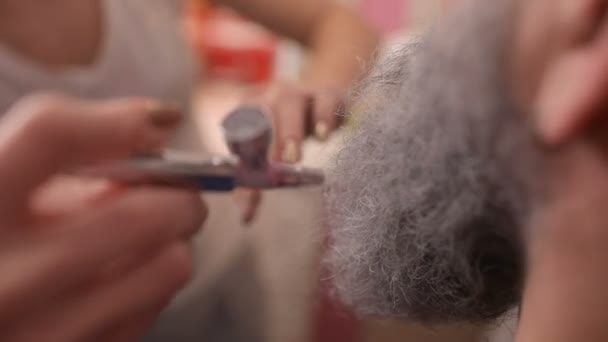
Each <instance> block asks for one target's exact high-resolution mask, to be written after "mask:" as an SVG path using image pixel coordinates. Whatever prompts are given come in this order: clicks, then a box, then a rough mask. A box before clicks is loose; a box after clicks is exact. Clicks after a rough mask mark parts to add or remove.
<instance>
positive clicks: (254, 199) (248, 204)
mask: <svg viewBox="0 0 608 342" xmlns="http://www.w3.org/2000/svg"><path fill="white" fill-rule="evenodd" d="M237 196H239V197H241V198H242V199H243V200H242V202H243V209H242V214H241V222H242V223H243V224H245V225H250V224H251V223H252V222H253V221H254V220H255V217H256V214H257V211H258V208H259V207H260V203H261V202H262V192H261V191H259V190H254V189H239V191H238V194H237Z"/></svg>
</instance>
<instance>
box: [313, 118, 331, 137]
mask: <svg viewBox="0 0 608 342" xmlns="http://www.w3.org/2000/svg"><path fill="white" fill-rule="evenodd" d="M315 135H316V136H317V139H319V140H321V141H325V140H327V138H329V126H328V125H327V123H326V122H325V121H323V120H320V121H317V124H316V125H315Z"/></svg>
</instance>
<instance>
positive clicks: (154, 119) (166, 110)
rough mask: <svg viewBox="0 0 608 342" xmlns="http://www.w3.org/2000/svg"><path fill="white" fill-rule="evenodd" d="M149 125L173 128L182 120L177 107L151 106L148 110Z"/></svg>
mask: <svg viewBox="0 0 608 342" xmlns="http://www.w3.org/2000/svg"><path fill="white" fill-rule="evenodd" d="M148 113H149V114H148V115H149V118H150V123H151V124H152V125H154V126H156V127H159V128H166V127H170V126H175V125H176V124H177V123H179V122H180V120H181V118H182V114H181V111H180V110H179V107H178V106H174V105H161V104H152V105H150V107H149V108H148Z"/></svg>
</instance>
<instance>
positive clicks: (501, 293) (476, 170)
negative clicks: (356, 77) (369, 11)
mask: <svg viewBox="0 0 608 342" xmlns="http://www.w3.org/2000/svg"><path fill="white" fill-rule="evenodd" d="M474 6H475V7H471V8H467V9H465V10H463V11H462V12H461V13H459V14H458V15H456V16H454V17H452V18H451V19H449V20H448V21H446V22H444V23H442V25H441V26H440V27H437V28H435V29H434V31H433V32H430V33H429V34H428V35H426V36H425V37H424V38H423V39H422V40H421V42H420V43H415V44H413V45H410V46H406V47H404V48H403V49H402V50H401V51H399V52H397V53H394V54H393V55H392V56H391V57H390V58H389V59H388V60H386V61H384V62H382V63H381V64H380V65H378V66H377V67H376V69H374V70H373V71H372V73H371V75H370V77H369V79H368V80H367V81H365V82H364V83H363V84H362V85H361V87H359V89H358V92H357V93H358V96H357V98H356V101H357V102H358V107H361V105H363V108H364V109H365V110H364V115H363V118H362V119H361V122H359V124H358V128H355V129H353V130H352V131H351V132H350V134H349V136H348V139H347V141H346V143H345V147H344V149H343V150H342V151H340V153H339V154H338V155H337V156H336V163H335V167H334V168H333V170H332V172H331V173H330V176H329V180H328V186H327V189H326V211H325V225H326V226H327V227H328V228H329V229H330V232H331V237H332V241H333V248H332V249H331V251H330V253H329V255H328V258H327V261H328V265H329V268H330V269H331V271H332V280H333V284H334V287H335V289H336V293H337V295H338V296H339V297H340V299H341V300H342V301H343V302H345V303H347V304H349V305H351V306H352V307H353V308H355V309H356V310H357V312H359V313H360V314H362V315H372V316H381V317H391V318H407V319H414V320H419V321H423V322H427V323H439V322H451V321H469V322H475V323H483V322H487V321H490V320H493V319H495V318H497V317H499V316H500V315H502V314H503V313H505V312H506V311H507V310H509V309H510V308H512V307H513V306H514V305H516V304H517V303H518V301H519V298H520V294H521V285H522V281H523V273H524V269H523V266H524V249H523V246H522V245H523V243H522V238H521V235H522V234H521V233H522V227H523V226H524V225H525V221H526V220H527V217H528V214H529V212H530V210H531V209H530V208H531V197H532V196H531V195H532V194H531V190H530V189H531V188H532V187H531V184H532V183H533V180H532V178H533V177H532V175H533V174H535V173H534V170H533V168H534V167H536V166H535V165H536V162H535V161H536V160H538V152H539V151H538V148H536V146H535V144H534V139H533V135H532V134H531V132H530V131H529V129H528V127H527V125H526V124H525V122H524V120H523V119H524V116H523V115H522V113H520V112H518V111H517V110H516V107H515V105H514V102H513V101H512V100H511V98H510V96H509V92H508V91H507V81H506V76H507V56H508V55H507V53H506V49H507V47H508V46H509V43H510V39H511V38H510V27H511V24H512V21H514V15H513V8H512V7H513V5H512V4H511V1H509V0H499V1H492V2H491V4H489V3H488V2H487V1H475V4H474Z"/></svg>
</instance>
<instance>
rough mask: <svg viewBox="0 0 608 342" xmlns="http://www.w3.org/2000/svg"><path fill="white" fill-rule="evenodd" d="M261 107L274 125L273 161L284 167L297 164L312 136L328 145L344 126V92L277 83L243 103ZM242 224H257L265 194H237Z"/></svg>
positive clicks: (260, 88) (325, 87)
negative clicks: (284, 165) (342, 109)
mask: <svg viewBox="0 0 608 342" xmlns="http://www.w3.org/2000/svg"><path fill="white" fill-rule="evenodd" d="M244 102H246V103H252V104H255V105H262V106H264V107H266V108H268V110H269V114H270V115H272V121H273V132H274V136H273V143H272V146H271V149H270V158H271V159H273V160H275V161H280V162H284V163H297V162H299V161H300V159H301V158H302V143H303V141H304V140H305V139H306V138H307V137H308V136H310V135H312V136H314V137H315V138H316V139H317V140H319V141H325V140H327V139H328V138H329V135H330V134H331V133H332V132H333V131H334V130H335V129H337V128H338V127H339V126H340V124H341V121H342V120H341V116H339V115H338V110H339V109H340V107H341V106H342V104H343V92H342V91H340V90H339V88H337V87H331V86H324V85H305V84H303V83H298V82H275V83H272V84H270V85H264V86H260V87H257V88H255V89H254V90H252V91H251V92H250V93H248V94H247V95H246V97H245V99H244ZM237 202H238V204H239V206H240V207H241V211H242V215H241V220H242V222H243V223H244V224H250V223H252V222H253V221H254V220H255V217H256V214H257V212H258V209H259V206H260V204H261V202H262V194H261V192H260V191H258V190H239V191H237Z"/></svg>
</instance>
